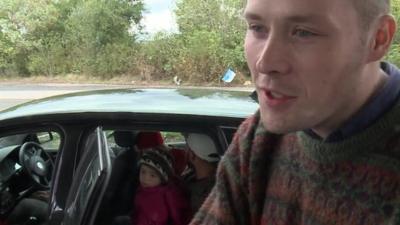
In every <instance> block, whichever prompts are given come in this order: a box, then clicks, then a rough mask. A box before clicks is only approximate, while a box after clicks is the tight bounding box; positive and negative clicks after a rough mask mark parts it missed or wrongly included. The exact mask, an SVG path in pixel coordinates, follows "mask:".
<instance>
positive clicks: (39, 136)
mask: <svg viewBox="0 0 400 225" xmlns="http://www.w3.org/2000/svg"><path fill="white" fill-rule="evenodd" d="M28 141H33V142H36V143H38V144H40V145H41V146H42V147H43V148H44V149H45V150H51V151H57V150H58V149H60V144H61V136H60V134H59V133H58V132H55V131H45V132H36V133H23V134H15V135H9V136H4V137H1V138H0V149H1V148H5V147H9V146H14V145H22V144H24V143H25V142H28Z"/></svg>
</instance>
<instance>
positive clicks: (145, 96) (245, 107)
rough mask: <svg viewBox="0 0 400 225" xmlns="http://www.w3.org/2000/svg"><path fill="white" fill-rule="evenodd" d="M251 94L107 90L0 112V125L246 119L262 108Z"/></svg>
mask: <svg viewBox="0 0 400 225" xmlns="http://www.w3.org/2000/svg"><path fill="white" fill-rule="evenodd" d="M249 95H250V92H244V91H226V90H211V89H112V90H110V89H107V90H97V91H86V92H78V93H72V94H65V95H59V96H54V97H49V98H43V99H39V100H34V101H31V102H28V103H24V104H21V105H18V106H15V107H11V108H9V109H6V110H4V111H2V112H0V121H2V120H8V119H15V118H18V117H27V116H35V115H55V114H66V113H84V112H128V113H129V112H132V113H156V114H184V115H203V116H219V117H221V116H222V117H234V118H245V117H247V116H249V115H251V114H252V113H254V112H255V111H256V110H257V108H258V104H257V103H256V102H255V101H253V100H252V99H251V97H250V96H249Z"/></svg>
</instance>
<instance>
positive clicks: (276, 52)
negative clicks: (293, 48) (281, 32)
mask: <svg viewBox="0 0 400 225" xmlns="http://www.w3.org/2000/svg"><path fill="white" fill-rule="evenodd" d="M257 47H259V52H258V53H259V54H258V56H257V57H258V58H257V61H256V69H257V71H258V73H261V74H265V75H283V74H287V73H288V72H289V70H290V64H289V60H290V57H289V48H290V44H289V43H285V41H284V40H283V38H280V37H278V36H274V35H273V34H271V35H270V36H269V37H268V38H266V39H265V40H264V41H263V42H261V43H260V45H259V46H257Z"/></svg>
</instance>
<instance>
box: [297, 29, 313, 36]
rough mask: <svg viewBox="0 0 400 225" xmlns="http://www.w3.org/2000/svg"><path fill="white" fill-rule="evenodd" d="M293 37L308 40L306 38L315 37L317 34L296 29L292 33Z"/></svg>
mask: <svg viewBox="0 0 400 225" xmlns="http://www.w3.org/2000/svg"><path fill="white" fill-rule="evenodd" d="M293 35H295V36H297V37H301V38H308V37H313V36H316V35H317V34H315V33H313V32H311V31H308V30H303V29H296V30H295V31H294V32H293Z"/></svg>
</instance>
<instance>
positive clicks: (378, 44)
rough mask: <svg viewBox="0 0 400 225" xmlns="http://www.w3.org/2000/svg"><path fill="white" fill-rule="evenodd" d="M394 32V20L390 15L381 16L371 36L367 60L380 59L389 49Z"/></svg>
mask: <svg viewBox="0 0 400 225" xmlns="http://www.w3.org/2000/svg"><path fill="white" fill-rule="evenodd" d="M395 33H396V20H395V19H394V18H393V16H391V15H384V16H382V17H381V18H380V19H379V21H378V24H377V29H376V31H375V33H374V36H373V38H372V42H371V46H370V54H369V57H368V61H370V62H375V61H380V60H381V59H382V58H383V57H384V56H385V55H386V53H387V52H388V51H389V48H390V45H391V44H392V41H393V38H394V35H395Z"/></svg>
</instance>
